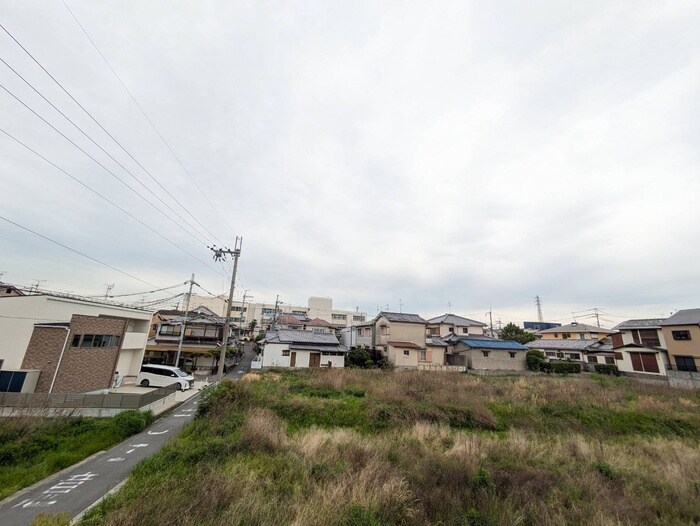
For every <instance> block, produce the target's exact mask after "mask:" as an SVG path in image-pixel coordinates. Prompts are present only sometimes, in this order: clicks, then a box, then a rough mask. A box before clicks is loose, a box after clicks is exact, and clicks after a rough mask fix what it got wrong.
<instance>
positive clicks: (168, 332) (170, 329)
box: [160, 325, 180, 336]
mask: <svg viewBox="0 0 700 526" xmlns="http://www.w3.org/2000/svg"><path fill="white" fill-rule="evenodd" d="M160 334H161V335H163V336H180V325H161V326H160Z"/></svg>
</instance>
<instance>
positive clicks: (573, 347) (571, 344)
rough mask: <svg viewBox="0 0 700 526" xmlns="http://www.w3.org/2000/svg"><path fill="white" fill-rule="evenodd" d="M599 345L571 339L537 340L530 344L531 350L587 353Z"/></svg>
mask: <svg viewBox="0 0 700 526" xmlns="http://www.w3.org/2000/svg"><path fill="white" fill-rule="evenodd" d="M596 343H598V340H578V339H574V338H570V339H568V340H535V341H534V342H529V343H528V344H527V346H528V347H529V348H530V349H555V350H562V351H585V350H586V349H588V348H589V347H591V346H593V345H595V344H596Z"/></svg>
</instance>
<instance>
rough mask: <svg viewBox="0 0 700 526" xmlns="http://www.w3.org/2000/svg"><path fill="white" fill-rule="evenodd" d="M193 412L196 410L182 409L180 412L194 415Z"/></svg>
mask: <svg viewBox="0 0 700 526" xmlns="http://www.w3.org/2000/svg"><path fill="white" fill-rule="evenodd" d="M195 411H196V409H183V410H182V412H183V413H194V412H195Z"/></svg>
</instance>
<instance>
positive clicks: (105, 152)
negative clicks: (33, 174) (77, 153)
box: [0, 57, 214, 237]
mask: <svg viewBox="0 0 700 526" xmlns="http://www.w3.org/2000/svg"><path fill="white" fill-rule="evenodd" d="M0 62H2V63H3V64H5V66H6V67H7V68H8V69H9V70H10V71H12V73H14V74H15V75H16V76H17V77H19V78H20V79H21V80H22V81H23V82H24V83H25V84H26V85H27V86H29V88H30V89H31V90H32V91H34V93H36V94H37V95H39V97H41V98H42V99H43V100H44V101H45V102H46V103H47V104H48V105H49V106H51V107H52V108H53V109H54V110H56V111H57V112H58V113H59V114H60V115H61V116H62V117H63V118H64V119H66V120H67V121H68V122H69V123H71V124H72V125H73V127H74V128H75V129H76V130H78V131H79V132H80V133H81V134H83V135H84V136H85V137H86V138H87V139H88V140H89V141H90V142H91V143H92V144H94V145H95V146H97V147H98V148H99V149H100V150H101V151H102V152H103V153H104V154H105V155H107V156H108V157H109V158H110V159H112V161H114V162H115V163H116V164H118V165H119V166H120V167H121V168H122V170H124V171H125V172H126V173H128V174H129V175H130V176H131V177H132V179H134V180H135V181H136V182H137V183H139V184H140V185H141V186H143V187H144V188H145V189H146V190H147V191H148V192H149V193H150V194H151V195H153V196H154V197H155V198H156V199H158V200H159V201H160V202H161V203H162V204H163V205H165V206H166V207H167V208H168V210H170V211H171V212H172V213H173V214H175V215H176V216H177V217H178V219H180V220H182V221H183V222H184V223H185V224H186V225H187V226H188V227H190V228H191V229H192V230H194V231H195V232H196V233H197V235H201V232H198V231H197V230H196V229H195V228H194V227H193V226H192V225H191V224H190V223H189V222H188V221H187V220H186V219H185V218H183V217H182V216H181V215H180V214H178V212H176V211H175V210H174V209H173V208H172V207H171V206H170V205H168V204H167V203H166V202H165V201H164V200H163V199H161V197H160V196H159V195H158V194H156V193H155V192H153V190H151V189H150V188H149V187H148V186H146V185H145V184H144V183H143V182H142V181H141V180H140V179H139V178H138V177H136V176H135V175H134V174H133V173H132V172H131V170H129V169H128V168H127V167H126V166H124V165H123V164H122V163H121V162H119V160H118V159H116V158H115V157H114V156H113V155H112V154H110V153H109V152H108V151H107V150H105V149H104V148H103V147H102V146H101V145H100V144H99V143H97V142H96V141H95V140H94V139H93V138H92V137H90V135H88V134H87V133H86V132H85V131H84V130H83V129H82V128H81V127H80V126H78V125H77V124H76V123H75V122H74V121H73V120H72V119H71V118H70V117H68V115H66V114H65V113H63V112H62V111H61V110H60V109H59V108H58V107H57V106H56V105H55V104H54V103H53V102H51V101H50V100H49V99H48V98H46V96H45V95H44V94H43V93H41V92H40V91H39V90H38V89H37V88H36V87H35V86H34V85H33V84H32V83H31V82H29V81H28V80H27V79H26V78H24V76H22V74H21V73H19V72H18V71H17V70H16V69H15V68H13V67H12V66H11V65H10V64H8V63H7V61H6V60H4V59H3V58H2V57H0ZM3 89H4V90H5V91H7V92H8V93H9V90H8V89H7V88H6V87H4V86H3ZM10 95H12V96H13V97H14V98H15V100H17V101H18V102H20V103H21V104H22V105H23V106H24V107H25V108H27V109H29V110H30V111H32V113H34V115H36V116H37V117H39V118H40V119H41V120H42V121H44V122H45V123H47V121H46V120H45V119H43V118H42V117H40V116H39V114H38V113H37V112H36V111H34V110H32V109H31V108H29V106H28V105H27V104H26V103H24V102H23V101H21V100H20V99H19V98H18V97H17V96H15V95H14V94H12V93H10ZM52 128H53V126H52ZM54 130H56V129H55V128H54ZM64 138H65V136H64ZM71 143H72V141H71ZM72 144H73V145H74V146H75V143H72ZM165 191H166V193H168V195H170V196H171V197H173V196H172V195H171V194H170V193H169V192H168V191H167V190H165ZM173 200H174V201H175V202H176V203H177V204H179V205H180V206H182V204H180V202H179V201H178V200H177V199H175V198H174V197H173ZM183 208H184V207H183ZM205 230H206V228H205ZM210 235H211V233H210ZM212 237H214V236H212Z"/></svg>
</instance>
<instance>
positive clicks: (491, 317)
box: [489, 309, 493, 338]
mask: <svg viewBox="0 0 700 526" xmlns="http://www.w3.org/2000/svg"><path fill="white" fill-rule="evenodd" d="M489 327H490V328H491V338H493V313H492V312H491V309H489Z"/></svg>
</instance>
